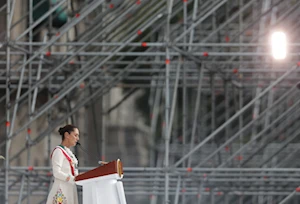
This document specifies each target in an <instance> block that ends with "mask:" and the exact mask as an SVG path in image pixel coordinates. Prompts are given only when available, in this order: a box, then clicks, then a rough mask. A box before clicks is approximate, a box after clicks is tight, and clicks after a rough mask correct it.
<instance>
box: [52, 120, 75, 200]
mask: <svg viewBox="0 0 300 204" xmlns="http://www.w3.org/2000/svg"><path fill="white" fill-rule="evenodd" d="M58 132H59V134H60V135H61V137H62V142H61V145H59V146H57V147H55V149H54V150H53V152H52V154H51V160H52V170H53V176H54V183H53V186H52V189H51V191H50V193H49V195H48V199H47V203H46V204H67V203H68V204H78V197H77V189H76V184H75V181H74V179H75V177H76V176H77V175H78V170H77V169H76V168H77V165H78V160H77V159H76V157H75V156H74V154H73V153H72V152H71V150H70V149H69V148H70V147H73V146H75V145H76V143H77V141H78V140H79V131H78V128H77V127H75V126H73V125H66V126H65V127H62V128H59V131H58Z"/></svg>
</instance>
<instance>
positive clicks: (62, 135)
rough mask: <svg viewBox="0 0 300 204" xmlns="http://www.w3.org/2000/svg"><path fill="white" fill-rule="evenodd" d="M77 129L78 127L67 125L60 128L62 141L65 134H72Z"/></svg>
mask: <svg viewBox="0 0 300 204" xmlns="http://www.w3.org/2000/svg"><path fill="white" fill-rule="evenodd" d="M75 128H77V127H76V126H74V125H66V126H64V127H61V128H59V130H58V132H59V134H60V135H61V139H62V140H64V139H65V132H68V133H69V134H70V133H71V132H73V131H74V129H75Z"/></svg>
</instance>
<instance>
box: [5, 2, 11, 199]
mask: <svg viewBox="0 0 300 204" xmlns="http://www.w3.org/2000/svg"><path fill="white" fill-rule="evenodd" d="M10 6H11V0H7V6H6V13H7V14H6V24H7V25H6V29H7V30H6V39H7V41H9V40H10V26H11V22H10V18H11V10H10V9H11V8H10ZM10 60H11V59H10V46H7V47H6V146H5V157H6V159H5V187H4V188H5V189H4V193H5V196H4V199H5V201H4V202H5V204H8V186H9V180H8V177H9V170H8V169H9V149H10V143H11V140H10V139H9V134H10V127H9V123H10V83H11V82H10Z"/></svg>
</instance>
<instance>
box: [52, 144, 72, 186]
mask: <svg viewBox="0 0 300 204" xmlns="http://www.w3.org/2000/svg"><path fill="white" fill-rule="evenodd" d="M63 162H64V155H63V153H62V152H61V150H59V149H56V150H54V152H53V154H52V170H53V176H54V177H55V178H57V179H59V180H62V181H66V180H67V178H68V177H69V176H70V181H69V182H74V177H73V176H72V175H69V174H68V173H66V172H63V171H62V166H63Z"/></svg>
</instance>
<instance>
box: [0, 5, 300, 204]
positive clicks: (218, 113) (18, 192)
mask: <svg viewBox="0 0 300 204" xmlns="http://www.w3.org/2000/svg"><path fill="white" fill-rule="evenodd" d="M24 2H25V1H24ZM24 2H23V0H7V1H6V2H5V3H3V5H1V4H0V6H1V7H0V14H1V15H0V16H2V17H3V18H4V17H5V19H6V23H5V24H4V25H6V28H3V29H4V31H3V32H2V33H1V34H0V40H3V41H2V42H1V44H0V47H1V48H0V81H1V84H0V90H1V91H2V92H1V93H4V94H3V95H1V96H0V97H1V98H0V104H1V106H2V107H3V108H2V110H5V114H4V113H3V114H2V115H0V116H3V118H1V119H0V121H1V123H0V124H1V127H2V128H3V129H5V130H6V132H5V137H4V139H3V140H2V141H0V142H1V143H0V146H1V148H0V155H3V156H5V160H0V162H3V165H2V167H1V169H0V175H1V176H0V181H1V182H0V198H3V202H1V203H5V204H8V203H13V202H16V203H22V202H27V203H32V202H31V200H32V199H35V198H36V197H37V198H39V203H45V199H46V197H47V195H48V191H49V184H50V182H51V176H52V175H51V167H50V166H49V165H48V164H49V163H48V164H47V165H36V166H34V165H32V163H33V161H32V159H31V157H32V154H33V151H31V150H32V149H33V148H34V147H35V146H37V145H39V144H40V143H41V142H42V141H46V143H47V148H48V149H47V151H48V152H49V151H50V143H51V139H50V138H51V137H50V136H49V135H50V134H51V133H52V132H53V131H54V129H55V128H57V126H59V125H60V124H62V123H64V122H65V121H72V122H74V121H75V119H74V116H75V115H76V114H78V112H80V110H82V109H83V108H87V109H89V108H90V109H92V106H90V104H91V103H93V102H95V101H102V100H104V98H105V96H106V94H107V93H109V92H110V91H111V90H112V88H114V87H120V88H122V89H123V90H124V92H125V94H124V98H122V99H121V100H120V101H119V102H118V103H116V104H117V105H116V106H114V107H112V108H111V109H108V110H107V111H106V112H105V110H102V111H103V112H102V113H101V114H102V115H103V116H101V117H102V120H103V121H102V122H103V123H102V124H103V126H102V129H103V130H101V131H102V133H101V134H99V135H101V138H99V140H101V148H100V147H99V148H100V149H101V156H102V158H106V154H107V152H106V139H107V135H106V134H105V125H106V124H105V117H106V115H109V113H110V112H111V111H112V110H114V109H116V108H118V106H119V105H120V104H122V103H123V101H126V100H127V98H128V97H131V96H132V94H133V93H134V92H135V91H136V90H146V91H147V93H148V99H147V100H148V104H145V105H144V106H145V107H146V106H147V107H149V109H150V111H149V115H148V117H149V118H150V119H149V118H148V119H147V121H148V124H147V125H148V126H149V138H145V140H147V141H148V142H149V152H150V161H149V165H148V166H145V167H141V166H136V167H129V166H126V165H125V168H124V170H125V171H124V174H125V177H124V188H125V194H126V196H127V197H132V198H134V197H136V196H142V198H143V199H142V201H141V202H140V203H150V204H156V203H164V204H168V203H172V204H173V203H174V204H178V203H182V204H189V203H193V204H194V203H198V204H203V203H212V204H213V203H228V204H233V203H239V204H241V203H245V204H247V203H258V204H264V203H267V204H272V203H282V204H283V203H299V200H300V198H299V194H298V193H299V192H300V187H298V186H299V182H300V170H299V169H298V168H297V167H298V166H299V165H298V163H299V162H298V161H299V159H297V153H299V141H298V138H299V133H300V132H299V131H300V130H299V125H300V122H299V108H300V97H299V87H298V86H297V84H298V82H299V78H298V77H299V75H300V74H299V69H298V68H299V66H300V62H299V50H298V48H299V46H300V42H298V41H297V39H298V38H297V37H298V35H297V34H298V32H299V20H298V19H299V17H300V13H299V6H300V1H295V0H263V1H259V0H247V1H246V0H123V1H122V0H105V1H104V0H77V1H71V0H41V1H36V0H28V2H26V3H24ZM22 5H23V7H22ZM278 29H281V30H284V31H285V32H286V33H287V34H288V39H289V44H288V47H289V54H288V57H287V59H286V60H284V61H275V60H273V58H272V56H271V54H270V49H269V36H270V33H271V32H272V31H274V30H278ZM65 103H66V105H65ZM62 104H63V105H64V106H66V107H67V108H66V110H64V112H63V114H58V115H57V116H54V115H53V114H52V112H53V110H57V109H58V110H61V109H60V108H61V106H62ZM26 106H27V108H26ZM21 108H22V109H26V110H27V111H26V113H25V115H26V116H25V117H23V116H22V117H23V118H24V119H23V120H22V121H21V122H18V124H16V118H18V117H21V115H24V113H20V109H21ZM41 118H46V119H47V125H48V126H47V127H46V128H45V127H43V128H42V131H39V132H37V133H36V134H35V135H33V134H32V129H31V127H32V125H33V124H35V123H37V122H39V121H40V120H41ZM22 135H23V136H24V135H25V139H26V142H24V143H22V146H21V147H20V148H19V150H18V151H16V152H14V153H13V154H12V153H11V151H12V145H13V143H14V142H15V141H16V140H17V139H18V138H21V137H22ZM23 154H25V155H26V159H27V160H26V163H27V165H17V164H16V163H17V162H16V160H18V159H19V158H20V156H21V155H23ZM13 162H16V163H14V164H12V163H13ZM91 168H92V167H80V168H79V170H80V171H86V170H89V169H91ZM12 198H17V200H14V201H12Z"/></svg>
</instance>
